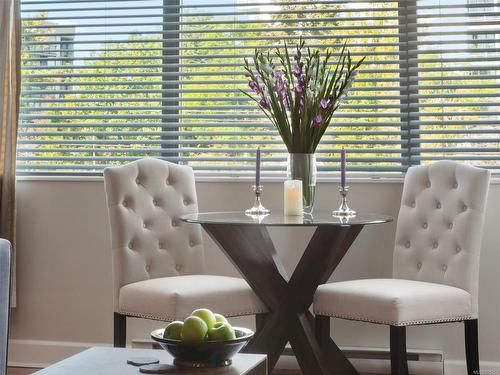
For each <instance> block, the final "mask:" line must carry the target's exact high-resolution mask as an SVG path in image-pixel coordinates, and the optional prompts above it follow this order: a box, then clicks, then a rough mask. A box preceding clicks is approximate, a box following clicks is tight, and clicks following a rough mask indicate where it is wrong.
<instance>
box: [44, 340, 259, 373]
mask: <svg viewBox="0 0 500 375" xmlns="http://www.w3.org/2000/svg"><path fill="white" fill-rule="evenodd" d="M134 357H154V358H158V359H159V360H160V363H168V364H171V363H172V361H173V358H172V356H171V355H170V354H168V353H167V352H166V351H165V350H158V349H129V348H108V347H94V348H90V349H88V350H85V351H83V352H81V353H79V354H76V355H74V356H72V357H69V358H67V359H65V360H63V361H61V362H58V363H56V364H53V365H52V366H49V367H47V368H45V369H43V370H41V371H38V372H36V373H35V374H37V375H99V374H103V375H104V374H105V375H140V374H141V372H139V368H138V367H135V366H132V365H128V364H127V359H130V358H134ZM168 374H182V375H192V374H196V375H206V374H213V375H267V360H266V356H265V355H261V354H237V355H235V356H234V357H233V364H232V365H231V366H227V367H219V368H215V369H214V368H209V369H182V368H174V367H172V372H168Z"/></svg>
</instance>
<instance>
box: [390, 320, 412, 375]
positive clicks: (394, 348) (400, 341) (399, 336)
mask: <svg viewBox="0 0 500 375" xmlns="http://www.w3.org/2000/svg"><path fill="white" fill-rule="evenodd" d="M390 329H391V333H390V341H391V374H392V375H408V361H407V357H406V327H396V326H391V328H390Z"/></svg>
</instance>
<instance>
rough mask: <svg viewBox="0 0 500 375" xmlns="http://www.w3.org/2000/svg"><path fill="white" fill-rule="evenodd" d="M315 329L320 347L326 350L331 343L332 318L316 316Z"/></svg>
mask: <svg viewBox="0 0 500 375" xmlns="http://www.w3.org/2000/svg"><path fill="white" fill-rule="evenodd" d="M314 329H315V331H316V340H318V343H319V346H320V347H321V348H322V349H326V348H327V346H328V342H329V341H330V317H329V316H322V315H316V318H315V319H314ZM325 352H326V350H325Z"/></svg>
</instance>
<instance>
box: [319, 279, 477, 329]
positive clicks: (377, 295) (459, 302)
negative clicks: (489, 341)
mask: <svg viewBox="0 0 500 375" xmlns="http://www.w3.org/2000/svg"><path fill="white" fill-rule="evenodd" d="M314 313H315V314H317V315H322V316H330V317H335V318H343V319H351V320H359V321H364V322H372V323H379V324H387V325H393V326H408V325H417V324H427V323H438V322H447V321H461V320H467V319H473V318H474V317H473V315H472V297H471V295H470V293H468V292H467V291H465V290H463V289H460V288H456V287H453V286H449V285H443V284H435V283H428V282H422V281H414V280H404V279H364V280H353V281H343V282H337V283H331V284H326V285H321V286H320V287H319V288H318V290H317V292H316V295H315V297H314Z"/></svg>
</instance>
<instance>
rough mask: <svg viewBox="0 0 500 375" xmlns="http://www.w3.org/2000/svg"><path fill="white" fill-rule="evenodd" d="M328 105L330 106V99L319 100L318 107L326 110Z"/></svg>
mask: <svg viewBox="0 0 500 375" xmlns="http://www.w3.org/2000/svg"><path fill="white" fill-rule="evenodd" d="M329 106H330V101H329V100H328V99H324V98H323V99H321V100H320V101H319V108H321V109H323V110H327V109H328V107H329Z"/></svg>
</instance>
